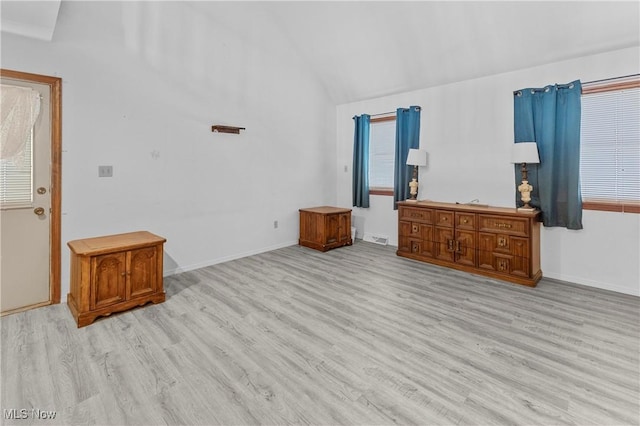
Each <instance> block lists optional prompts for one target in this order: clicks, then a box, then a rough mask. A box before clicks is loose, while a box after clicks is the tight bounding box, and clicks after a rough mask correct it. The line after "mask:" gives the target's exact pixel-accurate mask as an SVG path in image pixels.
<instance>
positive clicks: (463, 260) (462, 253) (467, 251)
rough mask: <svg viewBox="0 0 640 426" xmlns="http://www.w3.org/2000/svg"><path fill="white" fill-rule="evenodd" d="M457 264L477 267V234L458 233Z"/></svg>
mask: <svg viewBox="0 0 640 426" xmlns="http://www.w3.org/2000/svg"><path fill="white" fill-rule="evenodd" d="M456 263H459V264H461V265H468V266H476V233H475V232H474V231H456Z"/></svg>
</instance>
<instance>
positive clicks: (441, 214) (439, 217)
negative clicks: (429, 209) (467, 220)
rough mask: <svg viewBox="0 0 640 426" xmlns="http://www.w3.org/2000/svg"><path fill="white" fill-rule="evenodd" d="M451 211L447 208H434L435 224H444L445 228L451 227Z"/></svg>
mask: <svg viewBox="0 0 640 426" xmlns="http://www.w3.org/2000/svg"><path fill="white" fill-rule="evenodd" d="M453 218H454V215H453V212H450V211H447V210H436V225H437V226H445V227H447V228H453V224H454V220H453Z"/></svg>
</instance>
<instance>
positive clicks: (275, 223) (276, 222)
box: [273, 220, 278, 229]
mask: <svg viewBox="0 0 640 426" xmlns="http://www.w3.org/2000/svg"><path fill="white" fill-rule="evenodd" d="M273 229H278V221H277V220H274V221H273Z"/></svg>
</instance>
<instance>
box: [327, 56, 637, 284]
mask: <svg viewBox="0 0 640 426" xmlns="http://www.w3.org/2000/svg"><path fill="white" fill-rule="evenodd" d="M639 64H640V48H638V47H635V48H629V49H623V50H618V51H612V52H608V53H605V54H600V55H595V56H589V57H583V58H578V59H572V60H568V61H564V62H557V63H553V64H548V65H544V66H539V67H535V68H529V69H523V70H520V71H516V72H511V73H506V74H499V75H494V76H490V77H486V78H480V79H474V80H469V81H463V82H459V83H454V84H448V85H445V86H438V87H432V88H427V89H424V90H419V91H414V92H409V93H402V94H397V95H393V96H387V97H383V98H378V99H372V100H368V101H363V102H357V103H351V104H345V105H340V106H338V108H337V132H338V133H337V139H338V151H337V162H338V168H337V192H338V204H339V205H341V206H350V205H351V161H352V152H353V120H352V117H353V116H354V115H357V114H362V113H368V114H376V113H381V112H386V111H394V110H395V109H396V108H397V107H408V106H410V105H420V106H422V108H423V109H422V115H421V129H420V147H421V148H423V149H425V150H427V151H428V152H429V165H428V166H427V167H425V168H421V169H420V178H419V179H420V192H419V198H420V199H430V200H437V201H448V202H455V201H458V202H467V201H470V200H472V199H476V198H478V199H479V200H480V202H481V203H486V204H491V205H496V206H514V204H515V202H514V194H515V189H514V169H513V165H512V164H510V163H509V159H510V147H511V144H512V143H513V95H512V93H513V91H514V90H517V89H521V88H525V87H541V86H545V85H547V84H551V83H566V82H569V81H573V80H576V79H580V80H581V81H585V82H586V81H592V80H597V79H603V78H610V77H616V76H624V75H629V74H636V73H638V72H640V70H639ZM425 72H427V71H425ZM345 166H348V167H347V170H348V171H346V172H345V171H344V167H345ZM353 214H354V223H355V224H356V226H357V228H358V235H363V233H364V232H373V233H379V234H384V235H389V236H390V237H391V240H390V242H391V244H393V245H397V214H396V211H394V210H393V207H392V201H391V198H390V197H384V196H372V197H371V207H370V208H369V209H359V208H354V213H353ZM583 225H584V229H583V230H581V231H569V230H566V229H563V228H560V229H558V228H543V231H542V236H541V244H542V248H541V256H542V270H543V274H544V275H545V276H547V277H551V278H557V279H561V280H566V281H571V282H575V283H580V284H585V285H589V286H595V287H600V288H604V289H609V290H614V291H618V292H622V293H628V294H634V295H640V266H639V265H640V215H638V214H622V213H609V212H595V211H584V213H583Z"/></svg>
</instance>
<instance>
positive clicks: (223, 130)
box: [211, 124, 245, 135]
mask: <svg viewBox="0 0 640 426" xmlns="http://www.w3.org/2000/svg"><path fill="white" fill-rule="evenodd" d="M240 130H245V128H244V127H235V126H222V125H219V124H216V125H215V126H211V131H212V132H218V133H234V134H236V135H237V134H240Z"/></svg>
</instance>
